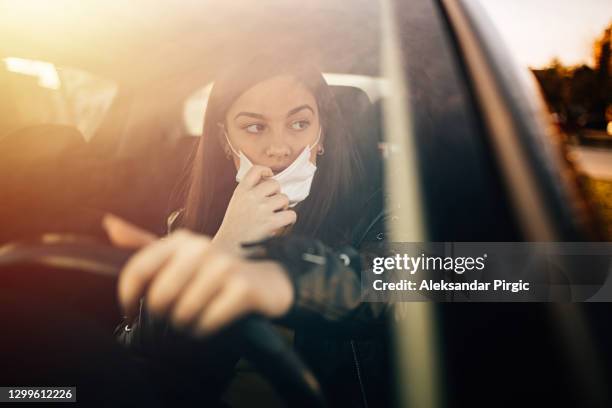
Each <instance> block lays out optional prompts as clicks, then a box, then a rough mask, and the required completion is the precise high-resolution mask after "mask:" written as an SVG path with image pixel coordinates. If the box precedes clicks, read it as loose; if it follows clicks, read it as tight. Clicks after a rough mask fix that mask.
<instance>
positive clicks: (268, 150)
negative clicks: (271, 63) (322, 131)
mask: <svg viewBox="0 0 612 408" xmlns="http://www.w3.org/2000/svg"><path fill="white" fill-rule="evenodd" d="M225 126H226V132H227V136H228V138H229V139H230V142H231V144H232V146H233V147H234V149H235V150H236V151H237V152H240V151H242V152H243V153H244V154H245V155H246V156H247V157H248V158H249V160H251V162H252V163H253V164H257V165H261V166H266V167H270V168H271V169H272V171H273V172H274V173H275V174H276V173H279V172H281V171H282V170H284V169H285V168H286V167H288V166H289V165H290V164H291V163H292V162H293V161H294V160H295V159H296V158H297V157H298V155H299V154H300V153H301V152H302V151H303V150H304V148H305V147H306V146H308V145H310V146H312V150H311V155H310V161H311V162H312V163H314V164H316V158H317V148H318V145H319V144H321V142H322V140H323V135H322V136H321V140H319V142H318V144H317V145H314V146H313V145H312V144H313V143H314V142H315V141H316V139H317V136H318V134H319V126H320V124H319V112H318V109H317V103H316V100H315V98H314V96H313V95H312V93H310V91H309V90H308V89H307V88H306V87H305V86H304V85H302V84H301V83H299V82H298V81H296V80H295V79H294V78H293V77H291V76H288V75H287V76H277V77H273V78H270V79H268V80H265V81H262V82H260V83H258V84H256V85H255V86H253V87H252V88H250V89H248V90H247V91H246V92H245V93H243V94H242V95H241V96H240V97H238V99H236V101H235V102H234V104H233V105H232V106H231V107H230V109H229V110H228V111H227V114H226V116H225ZM221 143H222V145H223V149H224V151H225V152H226V154H228V155H229V154H231V156H232V157H233V160H234V165H235V166H236V169H238V168H239V166H240V160H239V158H238V157H237V156H236V155H235V154H233V153H232V151H231V149H230V146H229V145H228V143H227V141H226V140H225V138H224V137H223V136H222V137H221Z"/></svg>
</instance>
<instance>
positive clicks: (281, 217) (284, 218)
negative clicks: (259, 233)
mask: <svg viewBox="0 0 612 408" xmlns="http://www.w3.org/2000/svg"><path fill="white" fill-rule="evenodd" d="M296 221H297V213H296V212H295V211H293V210H283V211H278V212H276V213H274V214H273V215H272V221H271V225H270V228H272V229H273V230H275V229H277V228H282V227H286V226H287V225H291V224H295V222H296Z"/></svg>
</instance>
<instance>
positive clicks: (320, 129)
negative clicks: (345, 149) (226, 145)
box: [230, 126, 322, 150]
mask: <svg viewBox="0 0 612 408" xmlns="http://www.w3.org/2000/svg"><path fill="white" fill-rule="evenodd" d="M321 131H322V128H321V126H319V136H317V140H315V142H314V143H313V144H311V145H310V146H308V150H312V148H313V147H315V146H316V145H317V143H319V140H321ZM230 146H231V145H230Z"/></svg>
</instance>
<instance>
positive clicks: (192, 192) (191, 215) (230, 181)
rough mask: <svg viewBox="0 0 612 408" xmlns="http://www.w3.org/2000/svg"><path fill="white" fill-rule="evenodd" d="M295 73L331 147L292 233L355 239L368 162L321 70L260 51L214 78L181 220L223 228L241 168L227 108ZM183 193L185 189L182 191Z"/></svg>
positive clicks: (209, 229)
mask: <svg viewBox="0 0 612 408" xmlns="http://www.w3.org/2000/svg"><path fill="white" fill-rule="evenodd" d="M279 75H291V76H292V77H294V78H295V79H296V80H297V81H298V82H300V83H301V84H303V85H304V86H305V87H306V88H307V89H308V90H309V91H310V92H311V93H312V95H313V96H314V97H315V99H316V101H317V106H318V110H319V118H320V122H321V126H322V129H323V134H324V136H323V141H324V142H323V144H324V147H325V153H324V154H323V155H322V156H319V157H318V158H317V172H316V173H315V176H314V179H313V182H312V187H311V190H310V194H309V196H308V197H307V198H306V199H305V200H304V201H302V202H301V203H299V204H298V205H297V206H296V207H295V208H294V209H295V210H296V212H297V214H298V217H297V222H296V224H295V225H294V226H293V229H292V233H298V234H301V235H306V236H310V237H316V238H319V239H321V240H322V241H324V242H326V243H328V244H330V245H336V244H341V243H345V242H347V241H348V240H349V236H350V230H351V227H352V225H353V224H354V222H355V219H354V216H355V215H356V214H355V211H354V210H356V209H357V208H358V206H357V205H356V202H355V197H359V196H360V195H359V194H355V193H356V192H357V189H356V187H357V185H358V183H359V182H360V181H361V180H363V177H362V176H363V165H362V161H361V158H360V156H359V152H358V150H357V148H356V144H355V143H354V141H353V140H352V138H351V135H350V133H349V132H348V131H347V127H346V125H345V122H344V120H343V118H342V114H341V112H340V109H339V107H338V105H337V103H336V101H335V98H334V96H333V94H332V92H331V89H330V87H329V86H328V84H327V83H326V82H325V79H324V78H323V76H322V74H321V71H320V70H318V69H316V68H315V67H313V66H311V65H309V64H308V63H304V62H295V61H287V58H286V56H285V57H284V58H278V57H275V56H270V55H260V56H257V57H255V58H253V59H251V60H249V61H245V62H244V63H242V64H238V65H236V66H235V67H234V68H232V69H229V70H228V71H226V72H225V73H224V74H223V75H222V76H220V77H219V78H217V79H216V80H215V82H214V85H213V88H212V91H211V93H210V96H209V99H208V104H207V107H206V114H205V117H204V129H203V134H202V137H201V139H200V142H199V144H198V147H197V150H196V151H195V154H193V155H192V158H191V164H190V167H191V168H190V172H189V174H188V176H187V177H186V178H185V180H184V184H183V188H182V189H179V190H178V191H179V192H180V191H182V200H183V207H184V212H183V215H182V216H181V219H180V225H181V226H182V227H185V228H189V229H191V230H194V231H197V232H200V233H204V234H206V235H209V236H213V235H214V234H216V232H217V230H218V229H219V227H220V225H221V222H222V221H223V217H224V215H225V211H226V209H227V206H228V203H229V200H230V198H231V196H232V193H233V191H234V189H235V188H236V185H237V183H236V180H235V176H236V168H235V167H234V163H233V161H232V160H228V159H227V157H226V155H225V153H224V151H223V148H222V146H221V144H220V142H219V132H221V131H222V130H221V129H220V128H219V126H218V123H224V121H225V115H226V112H227V110H228V109H229V108H230V107H231V105H232V104H233V103H234V101H235V100H236V99H237V98H238V97H239V96H240V95H241V94H242V93H244V92H245V91H247V90H248V89H249V88H251V87H253V86H254V85H256V84H257V83H259V82H261V81H264V80H266V79H269V78H272V77H275V76H279ZM179 194H180V193H179Z"/></svg>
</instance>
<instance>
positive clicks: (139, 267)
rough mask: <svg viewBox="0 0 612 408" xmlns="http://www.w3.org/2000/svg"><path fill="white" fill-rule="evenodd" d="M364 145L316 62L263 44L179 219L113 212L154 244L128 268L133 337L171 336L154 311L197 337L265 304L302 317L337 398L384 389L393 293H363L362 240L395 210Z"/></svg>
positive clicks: (202, 147)
mask: <svg viewBox="0 0 612 408" xmlns="http://www.w3.org/2000/svg"><path fill="white" fill-rule="evenodd" d="M356 146H357V145H356V142H355V141H354V140H353V139H352V137H351V134H350V132H348V131H347V127H346V125H345V123H344V119H343V117H342V115H341V112H340V110H339V108H338V106H337V104H336V102H335V100H334V97H333V94H332V92H331V90H330V88H329V86H328V85H327V83H326V82H325V80H324V78H323V76H322V75H321V72H320V71H319V70H317V69H315V68H313V67H311V66H309V65H308V64H304V63H294V62H291V61H287V58H277V57H271V56H260V57H257V58H255V59H254V60H252V61H248V62H246V63H244V64H241V65H238V66H236V67H235V68H234V69H232V70H230V71H228V72H226V73H225V74H224V75H223V76H222V77H220V78H218V79H217V80H216V81H215V83H214V86H213V89H212V92H211V94H210V97H209V100H208V104H207V107H206V114H205V120H204V131H203V135H202V138H201V140H200V143H199V145H198V148H197V151H196V152H195V155H194V157H193V162H192V170H191V173H190V177H189V180H188V183H187V188H186V189H185V194H183V199H184V201H183V206H182V207H183V208H181V209H180V210H179V211H177V212H175V213H174V214H173V215H172V216H171V218H170V220H169V225H170V231H171V233H170V234H169V235H168V236H167V237H166V238H164V239H161V240H159V239H156V238H155V237H153V236H151V235H149V234H147V233H146V232H143V231H141V230H138V229H137V228H135V227H133V226H131V225H129V224H127V223H125V222H123V221H121V220H119V219H116V218H115V217H107V218H106V219H105V226H106V228H107V230H108V232H109V235H110V237H111V239H112V240H113V242H115V243H116V244H117V245H123V246H132V247H142V249H140V251H139V252H137V253H136V255H134V256H133V258H132V259H131V260H130V261H129V262H128V264H127V265H126V267H125V269H124V270H123V271H122V274H121V276H120V281H119V289H118V290H119V297H120V301H121V303H122V305H123V307H124V309H125V311H126V314H127V316H128V318H127V320H126V325H124V327H125V330H124V331H123V332H122V333H120V338H121V339H122V341H123V343H124V344H130V345H132V346H133V345H134V344H136V343H139V342H141V343H142V342H148V343H149V344H151V342H155V341H157V342H158V343H159V339H157V340H155V337H156V336H159V334H149V335H143V333H153V332H154V330H151V329H150V328H146V327H143V321H144V320H145V319H144V318H143V314H144V315H149V314H150V315H152V316H154V317H155V318H156V319H157V320H160V319H161V320H163V321H164V322H165V323H166V324H167V326H168V327H170V330H173V329H176V330H179V331H181V332H187V333H190V335H191V336H194V337H197V336H201V335H206V334H210V333H214V332H215V331H217V330H219V329H221V328H223V327H225V326H227V325H228V324H229V323H231V322H233V321H235V320H236V319H238V318H240V317H242V316H244V315H247V314H250V313H256V314H260V315H263V316H266V317H268V318H271V319H276V321H278V322H281V323H282V324H284V325H286V326H289V327H291V328H294V329H295V330H296V334H295V346H296V348H297V349H298V352H300V354H301V355H302V356H303V357H304V358H305V360H306V362H307V363H308V364H309V365H310V366H311V367H312V369H313V371H314V372H315V374H316V375H317V377H318V379H319V381H320V382H321V383H322V385H323V387H324V390H325V391H326V393H327V395H328V398H330V399H331V400H332V402H335V403H337V404H342V405H347V404H348V405H351V406H359V404H360V405H364V406H376V405H378V404H380V403H383V402H384V401H385V396H384V393H385V385H386V384H382V382H383V381H384V377H385V374H386V372H385V371H386V370H387V369H388V367H386V366H385V360H384V356H385V355H384V353H382V350H383V347H384V344H383V343H382V342H381V341H380V339H378V340H377V338H381V337H384V326H383V325H382V323H383V322H384V311H385V305H384V304H375V303H367V302H364V301H362V297H361V286H360V273H361V263H362V261H363V257H364V256H365V254H363V253H361V254H360V253H359V249H360V247H361V246H362V244H363V243H364V242H368V241H372V240H374V241H376V240H380V239H381V238H382V235H381V234H382V232H383V231H384V224H383V223H384V219H385V217H384V213H383V208H382V198H381V194H380V188H379V186H368V185H364V184H363V180H364V179H365V178H364V169H363V165H362V162H361V159H360V155H359V152H358V149H357V147H356ZM243 244H246V245H243ZM255 253H257V254H258V255H257V256H254V255H253V254H255ZM262 254H263V255H262ZM255 258H256V259H255ZM141 299H144V301H143V302H140V300H141ZM143 309H144V310H146V313H145V312H143ZM135 316H136V317H137V319H135V318H134V317H135ZM168 327H166V328H165V329H164V330H162V332H163V333H167V332H168ZM147 336H148V337H149V339H146V337H147ZM366 337H367V338H369V339H366ZM209 357H210V356H209ZM217 357H218V353H217ZM207 358H208V357H207ZM228 361H232V359H231V358H228ZM233 362H235V360H233ZM232 364H233V363H232ZM355 404H358V405H355Z"/></svg>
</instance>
